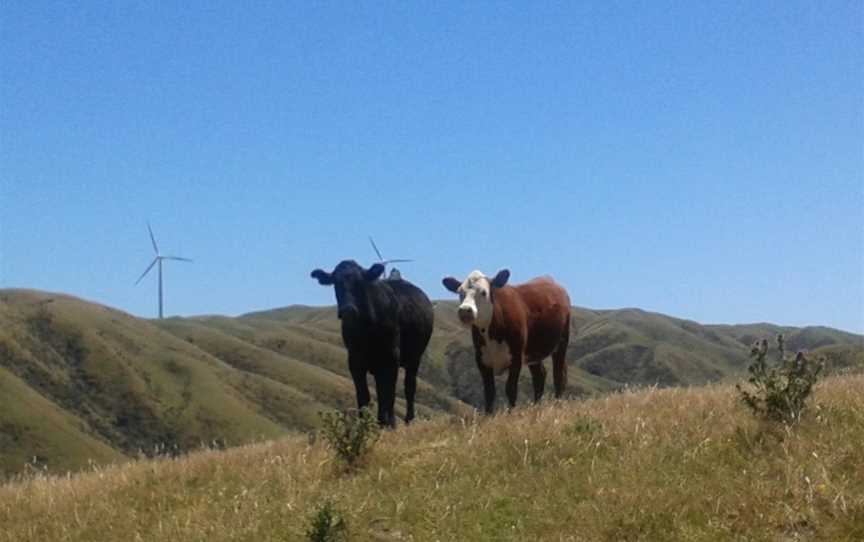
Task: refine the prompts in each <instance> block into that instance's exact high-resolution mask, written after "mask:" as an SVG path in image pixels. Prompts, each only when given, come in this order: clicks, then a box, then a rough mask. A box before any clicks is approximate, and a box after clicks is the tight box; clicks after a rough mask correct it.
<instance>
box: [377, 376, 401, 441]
mask: <svg viewBox="0 0 864 542" xmlns="http://www.w3.org/2000/svg"><path fill="white" fill-rule="evenodd" d="M398 371H399V366H398V365H397V364H396V363H388V364H387V365H386V366H385V367H381V368H379V369H378V371H376V374H375V391H376V392H377V393H378V423H380V424H381V425H389V426H390V427H396V416H395V415H394V413H393V409H394V406H395V404H396V376H397V374H398Z"/></svg>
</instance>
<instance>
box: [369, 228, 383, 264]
mask: <svg viewBox="0 0 864 542" xmlns="http://www.w3.org/2000/svg"><path fill="white" fill-rule="evenodd" d="M369 242H370V243H372V248H374V249H375V254H377V255H378V261H379V262H383V261H384V256H382V255H381V251H380V250H378V246H377V245H375V241H374V240H372V236H371V235H370V236H369Z"/></svg>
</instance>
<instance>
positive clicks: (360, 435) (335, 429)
mask: <svg viewBox="0 0 864 542" xmlns="http://www.w3.org/2000/svg"><path fill="white" fill-rule="evenodd" d="M321 425H322V427H321V429H320V430H319V433H318V434H320V435H321V436H323V437H324V440H326V441H327V444H328V445H329V446H330V448H332V449H333V452H334V453H335V454H336V457H338V458H339V460H340V461H342V462H344V463H345V465H346V466H347V467H348V469H349V470H350V469H352V468H354V467H355V466H357V465H358V463H359V462H360V460H361V459H363V456H365V455H366V453H368V452H369V450H371V449H372V446H374V445H375V443H376V442H377V441H378V438H379V437H380V436H381V427H380V426H379V425H378V421H377V420H376V419H375V416H374V415H372V411H371V410H370V409H369V408H366V407H364V408H361V409H359V410H357V409H353V408H352V409H348V410H346V411H331V412H322V413H321Z"/></svg>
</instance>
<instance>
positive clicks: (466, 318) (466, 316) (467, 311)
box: [457, 307, 474, 324]
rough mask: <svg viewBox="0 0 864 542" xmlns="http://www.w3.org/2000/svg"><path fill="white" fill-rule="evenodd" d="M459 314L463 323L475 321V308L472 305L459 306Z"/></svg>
mask: <svg viewBox="0 0 864 542" xmlns="http://www.w3.org/2000/svg"><path fill="white" fill-rule="evenodd" d="M457 314H458V316H459V321H460V322H462V323H463V324H470V323H472V322H473V321H474V310H473V309H472V308H471V307H459V310H458V311H457Z"/></svg>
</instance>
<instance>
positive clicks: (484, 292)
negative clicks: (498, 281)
mask: <svg viewBox="0 0 864 542" xmlns="http://www.w3.org/2000/svg"><path fill="white" fill-rule="evenodd" d="M480 295H482V296H483V297H486V296H487V295H489V294H487V293H486V290H482V291H481V292H480Z"/></svg>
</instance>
